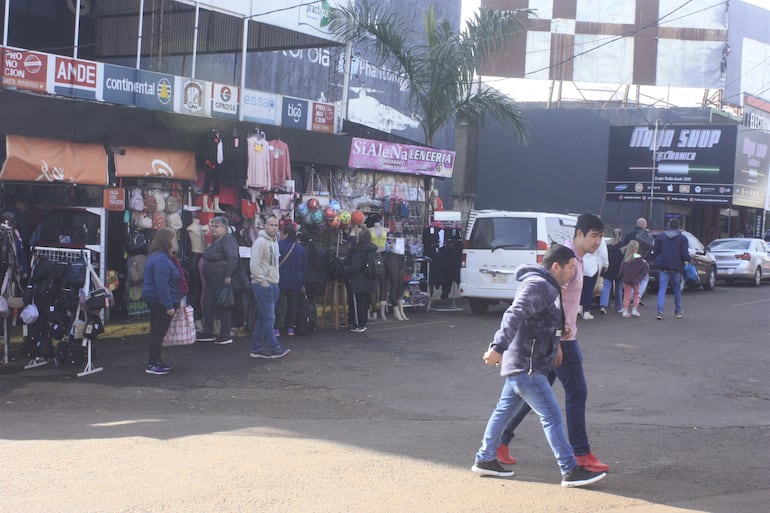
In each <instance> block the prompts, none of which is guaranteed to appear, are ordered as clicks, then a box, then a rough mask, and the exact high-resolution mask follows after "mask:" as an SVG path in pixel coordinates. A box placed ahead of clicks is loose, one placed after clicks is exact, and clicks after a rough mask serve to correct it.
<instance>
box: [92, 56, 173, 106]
mask: <svg viewBox="0 0 770 513" xmlns="http://www.w3.org/2000/svg"><path fill="white" fill-rule="evenodd" d="M173 84H174V76H173V75H166V74H163V73H155V72H152V71H143V70H138V69H133V68H126V67H124V66H114V65H112V64H105V65H104V84H103V86H102V88H103V91H104V101H106V102H109V103H116V104H118V105H135V106H136V107H142V108H145V109H155V110H164V111H167V112H168V111H171V110H173V108H174V101H173V96H174V87H173Z"/></svg>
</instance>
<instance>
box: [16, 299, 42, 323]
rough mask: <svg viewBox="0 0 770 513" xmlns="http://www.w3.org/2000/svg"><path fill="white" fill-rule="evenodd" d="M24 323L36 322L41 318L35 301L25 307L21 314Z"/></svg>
mask: <svg viewBox="0 0 770 513" xmlns="http://www.w3.org/2000/svg"><path fill="white" fill-rule="evenodd" d="M19 317H21V320H22V322H24V324H35V323H36V322H37V320H38V319H39V318H40V312H39V311H38V309H37V305H35V303H32V304H29V305H27V306H25V307H24V310H22V311H21V313H20V314H19Z"/></svg>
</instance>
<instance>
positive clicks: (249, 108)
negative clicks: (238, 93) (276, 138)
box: [242, 89, 280, 125]
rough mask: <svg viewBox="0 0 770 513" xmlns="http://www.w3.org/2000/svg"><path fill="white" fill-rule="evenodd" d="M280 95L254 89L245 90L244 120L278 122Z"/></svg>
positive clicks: (271, 123)
mask: <svg viewBox="0 0 770 513" xmlns="http://www.w3.org/2000/svg"><path fill="white" fill-rule="evenodd" d="M279 105H280V97H279V96H278V95H277V94H273V93H263V92H262V91H254V90H253V89H244V90H243V106H242V108H243V120H244V121H252V122H254V123H266V124H268V125H277V124H278V106H279Z"/></svg>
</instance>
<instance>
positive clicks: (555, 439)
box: [476, 372, 577, 475]
mask: <svg viewBox="0 0 770 513" xmlns="http://www.w3.org/2000/svg"><path fill="white" fill-rule="evenodd" d="M520 399H524V401H526V402H527V404H529V406H530V407H531V408H532V410H534V412H535V413H537V415H538V417H540V424H541V425H542V426H543V431H544V432H545V438H546V440H548V445H550V446H551V450H552V451H553V455H554V456H555V457H556V461H557V462H558V463H559V470H560V471H561V473H562V475H565V474H568V473H569V472H570V471H571V470H572V469H574V468H575V465H577V462H576V460H575V455H574V453H573V451H572V446H571V445H570V444H569V441H568V440H567V437H566V435H565V433H564V424H563V422H562V419H561V408H560V407H559V403H558V401H556V396H554V394H553V390H551V384H550V383H549V382H548V377H547V376H546V375H545V374H540V373H537V372H536V373H533V374H532V375H529V374H527V373H526V372H522V373H520V374H514V375H513V376H507V377H506V378H505V384H503V390H502V392H501V393H500V399H499V400H498V401H497V407H495V411H493V412H492V416H491V417H489V421H488V422H487V428H486V430H485V431H484V438H483V440H482V442H481V448H480V449H479V452H478V453H476V462H482V461H492V460H494V459H495V458H496V457H497V453H496V451H497V447H498V445H500V436H501V435H502V432H503V429H505V426H506V425H507V424H508V422H509V421H510V419H511V417H512V416H513V415H514V413H515V411H514V410H515V409H516V406H517V405H518V403H519V400H520Z"/></svg>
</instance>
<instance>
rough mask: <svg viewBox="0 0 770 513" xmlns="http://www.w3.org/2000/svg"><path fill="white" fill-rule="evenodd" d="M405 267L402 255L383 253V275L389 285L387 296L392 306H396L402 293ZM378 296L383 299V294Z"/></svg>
mask: <svg viewBox="0 0 770 513" xmlns="http://www.w3.org/2000/svg"><path fill="white" fill-rule="evenodd" d="M405 269H406V263H405V261H404V255H397V254H395V253H387V254H386V255H385V276H386V278H387V282H388V284H389V285H390V293H389V295H388V297H389V299H390V304H391V305H392V306H396V305H397V304H398V301H399V300H400V299H402V297H401V296H403V295H404V271H405ZM380 298H381V299H384V297H383V296H380Z"/></svg>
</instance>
